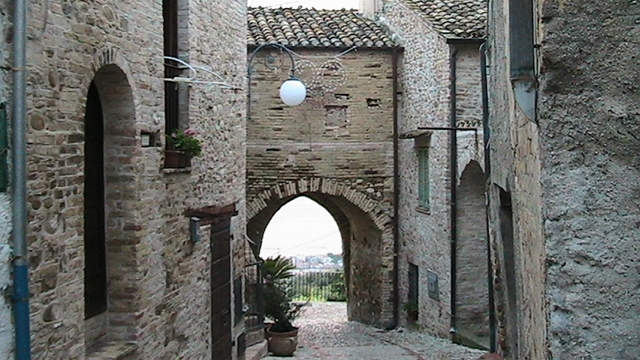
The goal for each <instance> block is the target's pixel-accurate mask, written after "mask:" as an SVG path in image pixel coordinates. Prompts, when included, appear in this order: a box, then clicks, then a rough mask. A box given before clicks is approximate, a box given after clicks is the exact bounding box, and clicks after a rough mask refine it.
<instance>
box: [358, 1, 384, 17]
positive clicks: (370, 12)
mask: <svg viewBox="0 0 640 360" xmlns="http://www.w3.org/2000/svg"><path fill="white" fill-rule="evenodd" d="M360 12H361V13H362V15H364V17H366V18H369V19H374V18H375V16H376V14H378V13H380V12H382V0H360Z"/></svg>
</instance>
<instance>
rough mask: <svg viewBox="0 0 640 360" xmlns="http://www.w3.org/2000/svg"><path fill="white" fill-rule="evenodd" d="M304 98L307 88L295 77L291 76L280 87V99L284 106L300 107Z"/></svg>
mask: <svg viewBox="0 0 640 360" xmlns="http://www.w3.org/2000/svg"><path fill="white" fill-rule="evenodd" d="M306 97H307V88H306V87H305V86H304V84H303V83H302V81H300V79H298V78H297V77H295V76H291V77H290V78H289V79H287V80H286V81H285V82H283V83H282V85H281V86H280V99H281V100H282V102H283V103H285V105H289V106H296V105H300V104H302V102H303V101H304V99H305V98H306Z"/></svg>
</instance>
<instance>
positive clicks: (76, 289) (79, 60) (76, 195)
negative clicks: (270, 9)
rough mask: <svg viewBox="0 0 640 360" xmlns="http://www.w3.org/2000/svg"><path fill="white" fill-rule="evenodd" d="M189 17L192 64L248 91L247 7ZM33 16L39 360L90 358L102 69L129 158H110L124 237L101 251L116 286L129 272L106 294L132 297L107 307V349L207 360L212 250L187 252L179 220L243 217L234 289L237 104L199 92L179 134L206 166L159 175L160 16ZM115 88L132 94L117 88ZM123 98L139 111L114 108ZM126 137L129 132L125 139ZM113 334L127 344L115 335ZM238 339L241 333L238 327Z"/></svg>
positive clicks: (32, 240) (114, 12)
mask: <svg viewBox="0 0 640 360" xmlns="http://www.w3.org/2000/svg"><path fill="white" fill-rule="evenodd" d="M189 9H190V16H189V30H190V31H189V47H190V54H189V56H190V62H191V63H192V64H196V65H203V66H209V67H211V68H212V70H214V71H215V72H217V73H219V74H221V75H222V76H223V77H224V78H225V81H226V82H229V83H231V84H233V85H235V86H237V87H238V88H243V87H244V71H245V67H244V64H245V63H244V59H245V54H246V48H245V39H246V36H245V22H246V19H245V16H246V10H245V9H246V4H245V3H244V2H242V3H241V2H239V1H225V2H221V3H216V4H211V3H209V2H205V1H198V0H191V1H190V2H189ZM30 14H31V15H30V18H29V19H30V22H29V34H30V38H31V40H30V41H29V44H28V59H29V67H28V71H29V76H28V108H29V114H28V122H29V129H28V132H29V133H28V142H29V149H28V152H29V158H28V161H29V165H28V171H29V183H28V189H29V221H30V223H29V229H28V234H29V239H28V241H29V252H30V269H31V274H30V278H31V296H32V297H31V324H32V339H33V340H32V349H33V357H34V359H63V358H64V359H84V358H90V357H91V356H92V353H91V349H87V348H86V346H85V321H84V305H83V298H82V296H81V295H80V296H79V294H82V293H83V266H84V256H83V254H84V249H83V225H82V224H83V212H84V208H83V191H84V189H83V180H82V179H83V161H84V156H83V151H84V150H83V149H84V141H83V129H84V125H83V121H84V105H85V103H86V94H87V89H88V87H89V83H90V82H91V80H92V79H93V78H94V75H95V74H96V72H97V71H98V70H99V69H103V70H101V71H99V72H97V74H98V77H96V82H99V84H98V85H99V86H98V87H99V89H100V90H101V91H103V93H102V94H101V101H102V102H103V107H104V108H105V123H106V124H107V125H106V126H107V128H108V130H109V134H111V135H109V136H116V135H115V134H114V133H113V131H122V132H121V133H120V134H118V135H117V136H116V137H114V138H113V139H117V141H118V142H120V141H121V142H122V143H126V144H128V145H127V146H128V147H126V148H122V150H121V151H122V152H120V153H118V150H117V149H113V150H109V151H108V152H107V156H106V159H105V163H106V164H107V167H108V168H109V167H112V168H114V169H120V170H119V171H124V169H126V171H128V173H127V174H118V176H121V177H120V178H116V177H114V176H113V175H114V173H110V174H108V175H109V176H108V177H107V182H108V184H107V187H109V186H112V187H113V184H116V183H117V181H122V184H123V185H125V186H124V187H123V192H122V193H117V192H112V194H113V197H111V198H109V199H108V202H107V204H108V206H109V208H108V209H107V214H108V215H107V217H108V218H107V224H108V227H109V229H115V230H117V231H115V230H109V232H108V234H112V235H113V236H111V237H108V238H107V247H108V253H109V256H110V259H111V260H110V265H111V268H110V270H108V271H109V272H110V273H111V274H112V275H113V276H115V274H117V271H118V268H117V266H118V264H120V265H122V266H123V267H122V268H119V269H120V270H122V269H124V268H126V269H133V271H131V272H128V273H127V274H123V275H121V276H122V277H111V278H110V284H111V285H110V286H111V287H120V286H121V287H120V288H118V289H112V290H113V291H115V292H117V293H119V294H124V293H127V292H128V293H130V294H131V295H130V297H129V298H128V299H125V298H124V297H117V298H116V297H111V298H110V304H109V306H110V308H109V309H110V310H109V311H108V317H109V320H108V325H107V327H106V337H105V339H110V338H113V339H121V340H127V341H134V342H135V343H136V344H137V347H138V349H137V351H136V352H135V354H134V355H133V357H132V358H135V359H174V358H208V357H209V356H210V355H209V352H210V346H211V344H210V329H209V323H208V319H209V308H210V306H211V303H210V298H209V296H208V293H209V289H208V282H209V259H208V247H209V243H208V240H209V239H208V236H207V234H208V233H207V228H206V227H204V228H203V229H202V233H203V235H204V236H203V241H202V242H200V243H198V244H195V245H194V244H192V243H190V242H189V231H188V219H187V218H186V217H185V216H184V211H185V209H186V208H195V207H202V206H209V205H216V206H222V205H227V204H230V203H234V202H235V203H236V207H237V208H238V210H239V214H238V216H236V217H235V218H234V219H233V220H232V237H233V244H232V248H233V252H234V254H236V255H237V254H240V255H237V256H236V257H237V259H236V260H235V262H234V271H236V274H235V275H236V276H238V275H240V272H241V271H242V270H243V266H242V252H243V251H244V249H243V242H244V237H243V235H244V224H245V221H244V176H243V174H244V151H245V149H244V145H243V139H244V134H245V133H244V116H245V103H244V93H243V91H241V90H239V91H232V90H221V89H219V88H218V87H207V86H201V85H194V86H193V88H192V89H191V91H190V99H189V105H190V107H189V108H190V116H189V124H184V125H188V126H190V127H193V128H194V129H196V130H197V131H198V133H199V135H198V137H199V138H200V139H201V140H202V141H203V147H204V154H203V156H201V157H198V158H195V159H194V160H193V165H192V167H191V169H190V171H187V172H178V173H176V172H175V171H167V170H163V169H162V161H163V151H162V149H163V144H164V141H163V133H164V107H163V101H164V100H163V93H164V89H163V80H162V78H163V59H162V57H161V54H162V53H163V50H162V49H163V46H162V31H163V30H162V9H161V3H160V2H148V1H142V2H134V3H126V4H124V3H120V2H118V3H117V4H116V3H115V2H112V1H109V2H102V3H100V4H95V3H87V2H67V1H51V2H44V3H33V4H30ZM220 14H223V15H220ZM222 43H224V44H225V45H224V46H219V44H222ZM114 75H115V77H114ZM120 78H122V79H124V81H120V82H116V80H115V79H120ZM212 80H217V79H212ZM127 93H130V96H129V98H130V100H131V102H130V103H118V101H120V100H122V99H127V96H128V95H126V94H127ZM119 116H120V117H125V118H121V119H118V120H119V121H121V123H120V122H117V123H110V121H111V122H113V121H115V120H116V119H117V118H118V117H119ZM127 123H131V124H133V126H132V127H131V128H127V127H125V124H127ZM114 125H117V126H114ZM142 132H144V133H149V134H151V135H152V137H153V138H154V139H155V141H154V142H153V143H152V144H151V146H148V147H143V146H142V143H141V133H142ZM112 151H113V152H112ZM127 179H128V180H127ZM109 181H114V183H112V184H111V185H109ZM125 189H126V190H125ZM118 214H120V215H118ZM115 236H117V237H118V238H115ZM115 254H120V255H115ZM125 261H126V262H125ZM114 265H115V266H116V268H114ZM119 276H120V275H119ZM110 291H111V290H110ZM3 323H4V322H3ZM116 328H122V329H126V331H119V332H117V333H116V332H115V331H114V329H116ZM234 331H235V335H237V334H238V333H240V332H241V331H242V327H241V325H240V326H239V327H236V328H235V330H234ZM234 353H235V351H234ZM93 356H95V354H93Z"/></svg>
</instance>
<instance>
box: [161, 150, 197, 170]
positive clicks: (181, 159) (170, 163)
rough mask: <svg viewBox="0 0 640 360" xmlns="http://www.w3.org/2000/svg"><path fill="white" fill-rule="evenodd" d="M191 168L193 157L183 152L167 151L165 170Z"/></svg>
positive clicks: (165, 154) (165, 153)
mask: <svg viewBox="0 0 640 360" xmlns="http://www.w3.org/2000/svg"><path fill="white" fill-rule="evenodd" d="M189 166H191V157H190V156H187V154H185V153H183V152H182V151H175V150H165V152H164V167H165V168H170V169H174V168H186V167H189Z"/></svg>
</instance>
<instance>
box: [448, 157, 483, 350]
mask: <svg viewBox="0 0 640 360" xmlns="http://www.w3.org/2000/svg"><path fill="white" fill-rule="evenodd" d="M457 207H458V211H457V224H458V232H457V240H456V254H457V258H458V259H457V270H456V277H457V279H456V290H455V291H456V308H457V310H456V319H455V320H456V321H455V324H456V325H455V326H456V336H457V337H458V340H459V341H466V342H468V343H475V344H476V345H479V346H483V347H486V348H488V347H489V285H488V279H487V276H488V273H487V228H486V207H485V174H484V172H483V171H482V168H481V167H480V164H479V163H478V162H477V161H475V160H471V161H470V162H469V163H468V164H467V166H466V167H465V168H464V170H463V172H462V176H461V177H460V180H459V185H458V201H457Z"/></svg>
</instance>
